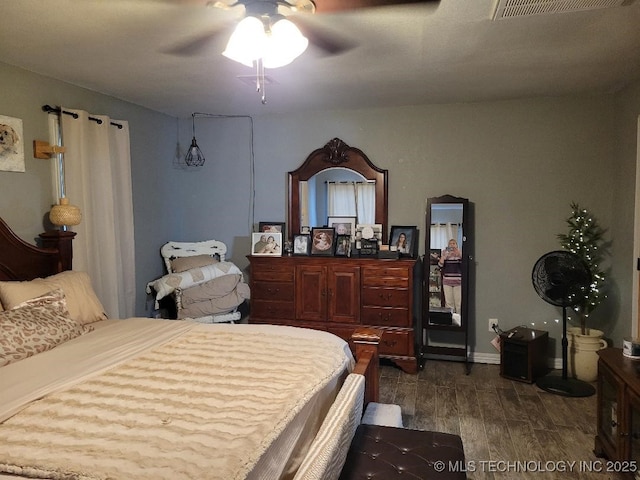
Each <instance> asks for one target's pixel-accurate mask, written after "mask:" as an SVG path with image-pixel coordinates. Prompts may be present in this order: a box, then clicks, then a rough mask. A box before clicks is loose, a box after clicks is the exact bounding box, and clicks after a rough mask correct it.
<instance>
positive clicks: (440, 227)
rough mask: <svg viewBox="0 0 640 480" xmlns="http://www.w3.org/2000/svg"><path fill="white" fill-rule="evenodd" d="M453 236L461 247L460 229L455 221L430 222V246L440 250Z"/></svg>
mask: <svg viewBox="0 0 640 480" xmlns="http://www.w3.org/2000/svg"><path fill="white" fill-rule="evenodd" d="M452 238H454V239H455V240H456V241H457V242H458V246H459V247H460V249H462V229H461V228H460V225H459V224H457V223H436V224H431V246H430V248H434V249H435V248H437V249H439V250H442V249H443V248H445V247H446V246H447V244H448V243H449V240H451V239H452Z"/></svg>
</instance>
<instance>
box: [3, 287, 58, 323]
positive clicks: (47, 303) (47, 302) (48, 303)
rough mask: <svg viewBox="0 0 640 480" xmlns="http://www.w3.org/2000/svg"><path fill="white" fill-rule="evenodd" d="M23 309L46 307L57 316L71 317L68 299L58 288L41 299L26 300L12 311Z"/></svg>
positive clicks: (40, 297) (41, 296)
mask: <svg viewBox="0 0 640 480" xmlns="http://www.w3.org/2000/svg"><path fill="white" fill-rule="evenodd" d="M22 307H44V308H47V309H49V310H51V311H52V312H54V313H56V314H57V315H62V316H63V317H70V315H69V310H68V309H67V299H66V298H65V296H64V292H63V291H62V289H60V288H57V289H55V290H52V291H50V292H47V293H45V294H43V295H40V296H39V297H35V298H30V299H29V300H25V301H24V302H22V303H19V304H18V305H16V306H15V307H13V308H12V309H11V310H16V309H18V308H22Z"/></svg>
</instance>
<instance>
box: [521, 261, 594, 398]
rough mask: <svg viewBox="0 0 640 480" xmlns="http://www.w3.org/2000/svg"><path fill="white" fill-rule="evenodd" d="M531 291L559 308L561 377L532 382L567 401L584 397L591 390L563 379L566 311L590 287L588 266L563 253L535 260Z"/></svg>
mask: <svg viewBox="0 0 640 480" xmlns="http://www.w3.org/2000/svg"><path fill="white" fill-rule="evenodd" d="M531 277H532V281H533V288H534V289H535V290H536V293H537V294H538V295H540V298H542V299H543V300H544V301H545V302H547V303H550V304H551V305H555V306H558V307H562V376H561V377H560V376H557V375H546V376H544V377H541V378H539V379H538V381H537V382H536V385H538V387H540V388H541V389H543V390H546V391H548V392H551V393H557V394H559V395H564V396H567V397H588V396H590V395H593V394H594V393H595V388H593V386H592V385H590V384H589V383H587V382H583V381H581V380H576V379H574V378H567V347H568V341H567V308H568V307H571V306H573V305H575V304H576V303H578V302H579V301H580V299H582V298H583V297H584V295H585V293H586V292H587V291H588V289H589V285H590V284H591V271H590V270H589V265H587V263H586V262H585V261H584V260H583V259H582V258H580V257H579V256H578V255H576V254H575V253H571V252H568V251H566V250H556V251H553V252H549V253H547V254H545V255H543V256H542V257H540V258H539V259H538V261H537V262H536V264H535V265H534V266H533V272H532V273H531Z"/></svg>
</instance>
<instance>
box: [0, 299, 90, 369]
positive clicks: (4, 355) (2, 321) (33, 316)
mask: <svg viewBox="0 0 640 480" xmlns="http://www.w3.org/2000/svg"><path fill="white" fill-rule="evenodd" d="M47 295H49V294H47ZM55 296H56V295H55V294H54V295H53V296H52V298H53V297H55ZM60 297H61V298H62V300H63V301H64V296H63V295H62V292H61V291H60ZM51 302H53V304H56V302H57V306H55V307H52V306H51V305H52V304H51ZM63 303H64V302H63ZM60 307H61V305H60V303H59V300H52V299H51V298H49V299H45V300H44V301H43V304H40V305H38V304H37V303H34V304H29V305H25V306H23V307H17V308H14V309H13V310H4V311H2V312H0V366H4V365H8V364H9V363H12V362H16V361H18V360H22V359H24V358H27V357H30V356H32V355H35V354H37V353H40V352H44V351H46V350H51V349H52V348H54V347H56V346H58V345H60V344H61V343H64V342H66V341H68V340H71V339H72V338H76V337H79V336H80V335H82V334H83V333H85V332H86V331H87V330H86V327H84V326H83V325H80V324H79V323H78V322H76V321H74V320H72V319H71V318H69V317H68V316H64V315H61V314H60V313H59V309H60ZM64 309H65V310H66V307H65V308H64ZM90 328H91V329H93V327H90Z"/></svg>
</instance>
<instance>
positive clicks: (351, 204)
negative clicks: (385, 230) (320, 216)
mask: <svg viewBox="0 0 640 480" xmlns="http://www.w3.org/2000/svg"><path fill="white" fill-rule="evenodd" d="M327 202H328V208H327V212H328V216H330V217H356V218H357V222H358V223H364V224H374V223H375V215H376V185H375V183H373V182H327Z"/></svg>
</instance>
